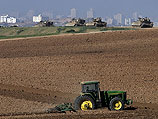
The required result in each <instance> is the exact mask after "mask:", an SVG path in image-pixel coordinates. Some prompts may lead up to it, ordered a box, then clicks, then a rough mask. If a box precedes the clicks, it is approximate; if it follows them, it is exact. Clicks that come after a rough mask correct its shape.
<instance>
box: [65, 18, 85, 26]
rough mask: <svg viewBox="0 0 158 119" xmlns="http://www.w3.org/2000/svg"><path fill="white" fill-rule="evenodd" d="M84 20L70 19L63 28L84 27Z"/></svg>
mask: <svg viewBox="0 0 158 119" xmlns="http://www.w3.org/2000/svg"><path fill="white" fill-rule="evenodd" d="M84 25H85V20H84V19H80V18H79V19H75V18H74V19H72V20H71V21H70V22H69V23H67V24H66V25H65V26H84Z"/></svg>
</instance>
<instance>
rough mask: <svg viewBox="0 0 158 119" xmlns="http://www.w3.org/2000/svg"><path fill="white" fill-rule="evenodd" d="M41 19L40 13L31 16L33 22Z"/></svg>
mask: <svg viewBox="0 0 158 119" xmlns="http://www.w3.org/2000/svg"><path fill="white" fill-rule="evenodd" d="M40 21H42V15H41V14H39V15H38V16H33V22H40Z"/></svg>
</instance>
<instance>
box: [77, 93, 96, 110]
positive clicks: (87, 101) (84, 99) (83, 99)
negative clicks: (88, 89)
mask: <svg viewBox="0 0 158 119" xmlns="http://www.w3.org/2000/svg"><path fill="white" fill-rule="evenodd" d="M95 108H96V104H95V101H94V100H93V99H92V98H91V97H90V96H87V95H84V96H78V97H77V98H76V100H75V102H74V109H75V110H93V109H95Z"/></svg>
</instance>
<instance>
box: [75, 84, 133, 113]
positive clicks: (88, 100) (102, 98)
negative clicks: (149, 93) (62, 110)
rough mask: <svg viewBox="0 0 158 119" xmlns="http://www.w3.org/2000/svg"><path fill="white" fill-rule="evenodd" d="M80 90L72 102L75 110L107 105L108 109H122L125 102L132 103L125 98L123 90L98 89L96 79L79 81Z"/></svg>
mask: <svg viewBox="0 0 158 119" xmlns="http://www.w3.org/2000/svg"><path fill="white" fill-rule="evenodd" d="M81 85H82V92H81V94H80V96H78V97H77V98H76V100H75V102H74V108H75V110H92V109H96V108H99V107H108V108H109V109H110V110H115V111H119V110H123V109H124V106H125V104H127V105H130V104H132V103H133V101H132V100H131V99H128V100H127V99H126V96H127V94H126V92H125V91H100V88H99V82H98V81H86V82H81Z"/></svg>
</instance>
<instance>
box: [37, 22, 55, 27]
mask: <svg viewBox="0 0 158 119" xmlns="http://www.w3.org/2000/svg"><path fill="white" fill-rule="evenodd" d="M51 26H54V23H53V22H52V21H40V22H39V23H38V24H36V25H35V27H51Z"/></svg>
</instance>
